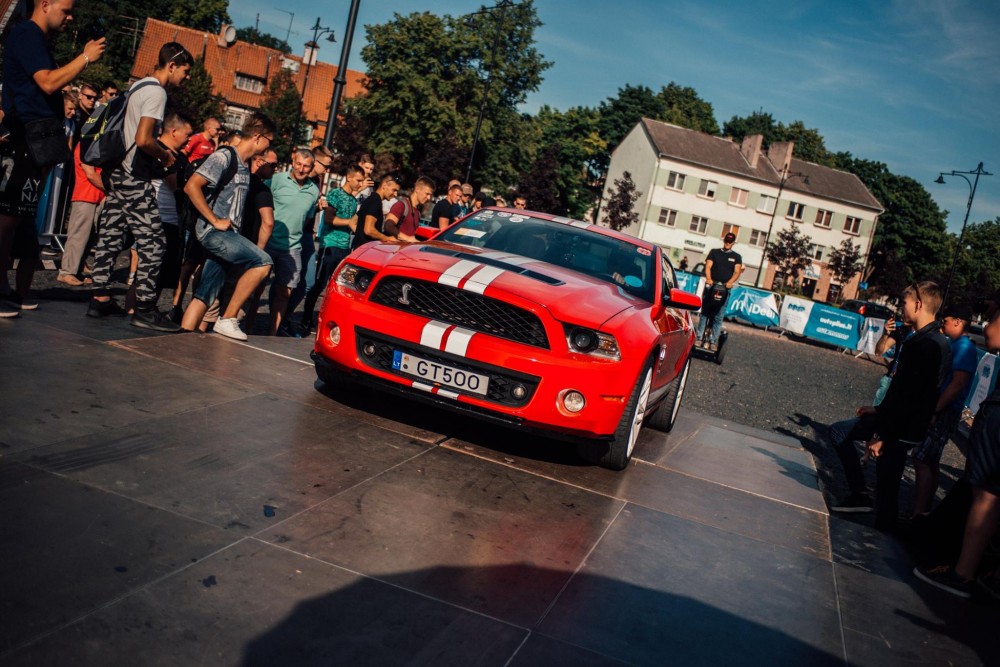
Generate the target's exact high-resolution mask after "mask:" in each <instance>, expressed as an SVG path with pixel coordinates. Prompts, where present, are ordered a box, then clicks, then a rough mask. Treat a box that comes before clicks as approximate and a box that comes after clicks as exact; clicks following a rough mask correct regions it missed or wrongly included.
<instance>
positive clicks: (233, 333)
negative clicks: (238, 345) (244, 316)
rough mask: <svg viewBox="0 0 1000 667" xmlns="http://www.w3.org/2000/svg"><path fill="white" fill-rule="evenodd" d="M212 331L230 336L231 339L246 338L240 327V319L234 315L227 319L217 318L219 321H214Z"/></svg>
mask: <svg viewBox="0 0 1000 667" xmlns="http://www.w3.org/2000/svg"><path fill="white" fill-rule="evenodd" d="M212 331H214V332H215V333H217V334H219V335H220V336H225V337H226V338H232V339H233V340H246V339H247V335H246V334H245V333H243V330H242V329H240V321H239V320H237V319H236V318H235V317H230V318H228V319H227V318H219V321H218V322H216V323H215V326H214V327H212Z"/></svg>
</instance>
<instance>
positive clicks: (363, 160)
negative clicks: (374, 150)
mask: <svg viewBox="0 0 1000 667" xmlns="http://www.w3.org/2000/svg"><path fill="white" fill-rule="evenodd" d="M358 164H375V160H373V159H372V156H371V155H369V154H368V153H362V154H361V156H360V157H359V158H358Z"/></svg>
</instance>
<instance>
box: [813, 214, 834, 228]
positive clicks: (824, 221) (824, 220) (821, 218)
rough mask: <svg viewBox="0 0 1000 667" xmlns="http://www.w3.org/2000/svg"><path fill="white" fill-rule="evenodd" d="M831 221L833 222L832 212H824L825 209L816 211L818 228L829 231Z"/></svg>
mask: <svg viewBox="0 0 1000 667" xmlns="http://www.w3.org/2000/svg"><path fill="white" fill-rule="evenodd" d="M831 220H833V213H832V212H831V211H824V210H823V209H818V210H817V211H816V225H817V226H819V227H826V228H827V229H829V228H830V221H831Z"/></svg>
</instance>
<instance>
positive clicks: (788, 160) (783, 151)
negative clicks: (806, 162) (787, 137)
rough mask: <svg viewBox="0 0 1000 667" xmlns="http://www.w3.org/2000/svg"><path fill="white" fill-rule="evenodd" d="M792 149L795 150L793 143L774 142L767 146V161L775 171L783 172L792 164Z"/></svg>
mask: <svg viewBox="0 0 1000 667" xmlns="http://www.w3.org/2000/svg"><path fill="white" fill-rule="evenodd" d="M793 148H795V142H794V141H776V142H774V143H773V144H771V145H770V146H768V148H767V159H768V160H770V161H771V164H773V165H774V168H775V169H777V170H778V171H779V172H784V171H785V170H787V169H788V167H789V166H790V165H791V164H792V149H793Z"/></svg>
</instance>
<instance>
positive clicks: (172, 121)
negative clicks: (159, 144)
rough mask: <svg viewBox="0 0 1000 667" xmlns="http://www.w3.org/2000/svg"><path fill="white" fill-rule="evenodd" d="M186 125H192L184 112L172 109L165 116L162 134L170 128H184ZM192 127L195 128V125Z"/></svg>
mask: <svg viewBox="0 0 1000 667" xmlns="http://www.w3.org/2000/svg"><path fill="white" fill-rule="evenodd" d="M185 125H191V121H190V120H189V119H188V118H187V117H186V116H184V114H182V113H179V112H177V111H171V112H169V113H167V115H166V116H164V117H163V125H162V126H161V130H160V134H163V133H166V132H168V131H170V130H176V129H179V128H183V127H184V126H185ZM192 129H194V126H192Z"/></svg>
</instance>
